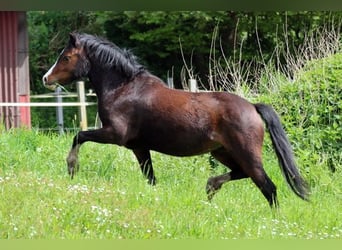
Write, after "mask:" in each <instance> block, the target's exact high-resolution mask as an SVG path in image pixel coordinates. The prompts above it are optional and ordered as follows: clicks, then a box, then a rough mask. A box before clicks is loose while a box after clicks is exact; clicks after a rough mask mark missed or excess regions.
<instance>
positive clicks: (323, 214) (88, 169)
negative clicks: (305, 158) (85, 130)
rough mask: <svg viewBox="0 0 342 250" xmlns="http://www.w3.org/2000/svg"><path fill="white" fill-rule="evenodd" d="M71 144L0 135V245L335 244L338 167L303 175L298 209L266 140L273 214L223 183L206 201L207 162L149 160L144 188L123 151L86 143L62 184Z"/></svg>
mask: <svg viewBox="0 0 342 250" xmlns="http://www.w3.org/2000/svg"><path fill="white" fill-rule="evenodd" d="M72 136H73V134H65V135H63V136H59V135H56V134H53V133H51V134H46V133H45V134H43V133H40V132H38V131H36V130H24V129H13V130H9V131H5V130H4V129H1V130H0V194H1V200H0V238H1V239H341V238H342V173H341V168H337V171H335V172H331V171H329V170H328V169H327V168H323V167H322V166H312V167H313V169H314V170H313V171H310V172H308V173H304V176H305V178H306V179H307V180H308V182H309V184H310V186H311V199H310V202H306V201H303V200H300V199H299V198H297V197H296V196H295V195H294V194H293V193H292V192H291V190H290V189H289V187H288V186H287V184H286V183H285V180H284V178H283V177H282V175H281V172H280V168H279V166H278V162H277V159H276V158H275V154H274V152H273V150H272V148H271V146H270V142H269V139H268V138H266V142H265V147H264V152H263V157H264V167H265V169H266V172H267V173H268V174H269V175H270V177H271V179H272V180H273V181H274V183H275V184H276V186H277V188H278V196H279V203H280V207H279V209H277V210H271V209H270V207H269V205H268V203H267V202H266V200H265V199H264V197H263V196H262V194H261V192H260V191H259V190H258V189H257V188H256V186H255V185H254V184H253V183H252V182H251V181H250V180H249V179H245V180H240V181H235V182H229V183H227V184H226V185H224V186H223V188H222V189H221V190H220V191H219V192H218V193H217V194H216V196H215V197H214V199H213V200H212V202H208V201H207V197H206V193H205V185H206V181H207V178H208V177H209V176H212V175H215V174H220V173H223V172H225V171H226V169H225V168H224V167H223V166H221V165H218V166H216V164H209V155H201V156H196V157H186V158H178V157H171V156H167V155H163V154H159V153H156V152H153V153H152V159H153V163H154V168H155V173H156V177H157V181H158V183H157V185H156V186H154V187H151V186H149V185H148V184H147V183H146V180H145V179H144V178H143V176H142V174H141V171H140V169H139V166H138V163H137V162H136V159H135V157H134V155H133V153H132V152H130V151H129V150H127V149H125V148H122V147H118V146H115V145H102V144H96V143H91V142H89V143H86V144H84V145H83V146H82V147H81V149H80V172H79V173H78V174H77V175H76V177H75V178H74V179H73V180H71V179H70V178H69V176H68V174H67V169H66V162H65V158H66V156H67V153H68V151H69V149H70V146H71V141H72ZM296 156H297V158H298V162H299V168H300V169H301V171H303V168H302V167H301V166H300V163H301V155H298V154H297V155H296ZM213 165H215V167H212V166H213Z"/></svg>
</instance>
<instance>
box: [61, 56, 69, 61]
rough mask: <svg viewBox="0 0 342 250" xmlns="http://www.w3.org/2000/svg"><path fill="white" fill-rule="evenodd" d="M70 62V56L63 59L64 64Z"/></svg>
mask: <svg viewBox="0 0 342 250" xmlns="http://www.w3.org/2000/svg"><path fill="white" fill-rule="evenodd" d="M69 61H70V56H63V57H62V62H69Z"/></svg>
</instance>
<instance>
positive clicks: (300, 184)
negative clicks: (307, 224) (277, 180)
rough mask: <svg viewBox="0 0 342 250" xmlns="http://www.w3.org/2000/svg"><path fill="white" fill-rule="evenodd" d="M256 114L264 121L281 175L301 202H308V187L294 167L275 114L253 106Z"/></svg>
mask: <svg viewBox="0 0 342 250" xmlns="http://www.w3.org/2000/svg"><path fill="white" fill-rule="evenodd" d="M254 106H255V108H256V110H257V112H258V113H259V114H260V115H261V117H262V119H263V120H264V121H265V123H266V126H267V129H268V131H269V133H270V135H271V140H272V144H273V147H274V149H275V152H276V154H277V157H278V160H279V164H280V167H281V170H282V172H283V175H284V177H285V179H286V181H287V183H288V184H289V185H290V187H291V189H292V190H293V192H294V193H295V194H296V195H298V196H299V197H300V198H302V199H303V200H308V196H309V194H308V186H307V184H306V183H305V181H304V180H303V178H302V177H301V176H300V174H299V172H298V169H297V167H296V164H295V161H294V156H293V152H292V149H291V145H290V142H289V140H288V138H287V136H286V133H285V131H284V129H283V127H282V125H281V123H280V120H279V117H278V115H277V113H276V112H275V111H274V110H273V108H272V107H271V106H268V105H266V104H261V103H258V104H254Z"/></svg>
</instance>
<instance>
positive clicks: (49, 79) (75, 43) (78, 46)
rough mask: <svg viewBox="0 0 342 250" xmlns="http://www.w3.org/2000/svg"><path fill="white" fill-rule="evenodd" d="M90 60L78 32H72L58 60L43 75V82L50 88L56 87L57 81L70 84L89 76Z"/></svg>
mask: <svg viewBox="0 0 342 250" xmlns="http://www.w3.org/2000/svg"><path fill="white" fill-rule="evenodd" d="M88 71H89V61H88V59H87V57H86V55H85V52H84V49H83V46H82V43H81V41H80V40H79V36H78V34H75V33H70V37H69V42H68V44H67V46H66V47H65V48H64V49H63V51H62V52H61V54H60V55H59V57H58V58H57V60H56V62H55V64H54V65H52V67H51V68H50V69H49V71H48V72H47V73H46V74H45V75H44V76H43V83H44V85H45V87H47V88H49V89H52V90H53V89H55V88H56V83H58V84H62V85H64V84H68V83H71V82H72V81H74V80H77V79H79V78H81V77H85V76H87V74H88Z"/></svg>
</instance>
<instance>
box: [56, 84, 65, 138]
mask: <svg viewBox="0 0 342 250" xmlns="http://www.w3.org/2000/svg"><path fill="white" fill-rule="evenodd" d="M61 92H62V88H61V87H57V88H56V90H55V94H56V102H57V103H62V102H63V98H62V96H61ZM56 115H57V128H58V131H59V134H60V135H62V134H63V133H64V119H63V106H57V107H56Z"/></svg>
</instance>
